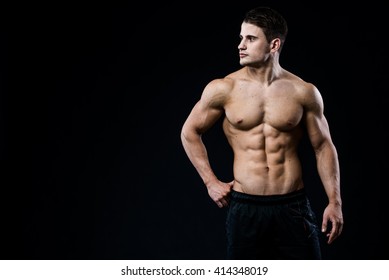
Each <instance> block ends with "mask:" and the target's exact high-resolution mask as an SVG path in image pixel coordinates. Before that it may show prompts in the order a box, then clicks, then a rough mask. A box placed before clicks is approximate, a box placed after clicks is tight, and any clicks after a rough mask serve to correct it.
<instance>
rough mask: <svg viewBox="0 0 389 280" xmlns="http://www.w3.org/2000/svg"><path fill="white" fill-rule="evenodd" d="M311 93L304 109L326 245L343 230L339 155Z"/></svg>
mask: <svg viewBox="0 0 389 280" xmlns="http://www.w3.org/2000/svg"><path fill="white" fill-rule="evenodd" d="M312 92H313V94H312V99H311V100H310V102H309V104H308V105H307V106H306V108H307V109H306V117H305V121H306V127H307V131H308V136H309V139H310V141H311V144H312V146H313V149H314V151H315V156H316V162H317V169H318V173H319V176H320V179H321V181H322V183H323V186H324V189H325V192H326V194H327V196H328V206H327V207H326V208H325V210H324V213H323V223H322V232H327V237H328V241H327V242H328V244H330V243H332V242H333V241H334V240H335V239H336V238H337V237H338V236H339V235H340V234H341V233H342V230H343V214H342V199H341V194H340V169H339V161H338V154H337V151H336V148H335V145H334V144H333V142H332V139H331V134H330V130H329V126H328V122H327V120H326V118H325V116H324V114H323V100H322V97H321V95H320V93H319V91H318V90H317V89H316V88H315V87H312ZM328 222H331V228H330V229H328Z"/></svg>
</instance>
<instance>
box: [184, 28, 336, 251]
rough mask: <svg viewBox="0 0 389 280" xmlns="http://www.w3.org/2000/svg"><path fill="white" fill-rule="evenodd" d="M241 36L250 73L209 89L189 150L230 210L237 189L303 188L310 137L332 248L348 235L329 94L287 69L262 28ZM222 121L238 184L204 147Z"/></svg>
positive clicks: (189, 132)
mask: <svg viewBox="0 0 389 280" xmlns="http://www.w3.org/2000/svg"><path fill="white" fill-rule="evenodd" d="M240 37H241V41H240V44H239V46H238V49H239V57H240V65H241V66H242V68H241V69H239V70H237V71H236V72H233V73H231V74H229V75H227V76H226V77H224V78H221V79H214V80H212V81H211V82H209V83H208V84H207V85H206V87H205V88H204V91H203V92H202V95H201V98H200V100H199V101H198V102H197V103H196V104H195V106H194V107H193V109H192V111H191V112H190V114H189V116H188V118H187V119H186V121H185V123H184V125H183V127H182V132H181V140H182V144H183V147H184V149H185V151H186V153H187V155H188V157H189V159H190V161H191V162H192V164H193V165H194V167H195V168H196V170H197V172H198V173H199V175H200V177H201V178H202V180H203V182H204V184H205V186H206V187H207V189H208V193H209V196H210V197H211V199H212V200H213V201H214V202H215V203H216V204H217V205H218V206H219V207H226V206H228V203H229V194H230V191H231V189H234V190H236V191H239V192H243V193H246V194H253V195H273V194H286V193H290V192H293V191H296V190H299V189H301V188H303V187H304V184H303V180H302V168H301V163H300V160H299V157H298V151H297V147H298V144H299V141H300V140H301V138H302V135H303V133H307V135H308V138H309V140H310V143H311V144H312V147H313V150H314V152H315V156H316V160H317V169H318V174H319V176H320V179H321V181H322V183H323V186H324V189H325V192H326V194H327V197H328V205H327V206H326V208H325V210H324V213H323V222H322V232H324V233H326V235H327V238H328V239H327V242H328V243H329V244H330V243H332V242H333V241H334V240H335V239H336V238H337V237H338V236H339V235H340V234H341V232H342V229H343V215H342V201H341V195H340V172H339V162H338V155H337V151H336V148H335V146H334V144H333V142H332V139H331V135H330V130H329V126H328V123H327V120H326V118H325V116H324V114H323V111H324V105H323V100H322V97H321V94H320V92H319V90H318V89H317V88H316V87H315V86H314V85H313V84H311V83H308V82H305V81H304V80H302V79H301V78H300V77H298V76H296V75H294V74H292V73H290V72H289V71H287V70H285V69H283V68H282V67H281V66H280V64H279V55H280V48H281V43H282V42H281V40H280V39H279V38H276V39H273V40H272V41H270V42H268V41H267V39H266V37H265V34H264V32H263V30H262V29H261V28H260V27H258V26H256V25H254V24H250V23H247V22H243V23H242V25H241V33H240ZM221 117H223V118H224V120H223V130H224V133H225V135H226V137H227V140H228V142H229V144H230V145H231V148H232V150H233V154H234V161H233V173H234V180H233V181H231V182H222V181H220V180H219V179H218V177H217V176H216V175H215V173H214V172H213V170H212V168H211V164H210V162H209V158H208V155H207V149H206V147H205V145H204V143H203V141H202V135H203V134H204V133H205V132H206V131H207V130H208V129H210V128H211V127H212V126H213V125H214V124H215V122H216V121H217V120H218V119H219V118H221ZM329 223H331V226H330V225H329Z"/></svg>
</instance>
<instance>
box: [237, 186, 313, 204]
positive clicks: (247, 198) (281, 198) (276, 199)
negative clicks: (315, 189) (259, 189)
mask: <svg viewBox="0 0 389 280" xmlns="http://www.w3.org/2000/svg"><path fill="white" fill-rule="evenodd" d="M305 198H306V192H305V189H304V188H302V189H299V190H297V191H293V192H290V193H286V194H273V195H253V194H246V193H242V192H238V191H235V190H231V200H234V201H237V202H249V203H269V204H278V203H287V202H292V201H296V200H299V199H305Z"/></svg>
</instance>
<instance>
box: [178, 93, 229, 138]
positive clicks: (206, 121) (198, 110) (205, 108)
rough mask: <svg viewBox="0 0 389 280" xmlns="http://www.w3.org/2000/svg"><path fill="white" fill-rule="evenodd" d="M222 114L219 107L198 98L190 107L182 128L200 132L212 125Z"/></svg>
mask: <svg viewBox="0 0 389 280" xmlns="http://www.w3.org/2000/svg"><path fill="white" fill-rule="evenodd" d="M222 114H223V110H222V109H221V108H218V107H213V106H211V105H210V104H209V102H207V101H206V100H204V99H200V100H199V101H198V102H197V103H196V104H195V106H194V107H193V108H192V111H191V112H190V114H189V116H188V118H187V119H186V121H185V124H184V128H186V129H189V130H192V131H195V132H196V133H197V134H202V133H204V132H205V131H207V130H208V129H209V128H210V127H212V125H214V124H215V122H216V121H217V120H218V119H219V118H220V117H221V115H222Z"/></svg>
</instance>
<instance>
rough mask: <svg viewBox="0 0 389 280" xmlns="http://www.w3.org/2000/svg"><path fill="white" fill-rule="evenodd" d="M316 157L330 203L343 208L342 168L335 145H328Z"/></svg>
mask: <svg viewBox="0 0 389 280" xmlns="http://www.w3.org/2000/svg"><path fill="white" fill-rule="evenodd" d="M316 157H317V168H318V172H319V176H320V178H321V181H322V183H323V186H324V189H325V192H326V194H327V196H328V201H329V203H334V204H336V205H340V206H341V205H342V199H341V194H340V168H339V161H338V154H337V151H336V148H335V147H334V145H333V144H326V145H325V147H323V148H322V149H320V151H319V152H317V153H316Z"/></svg>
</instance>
